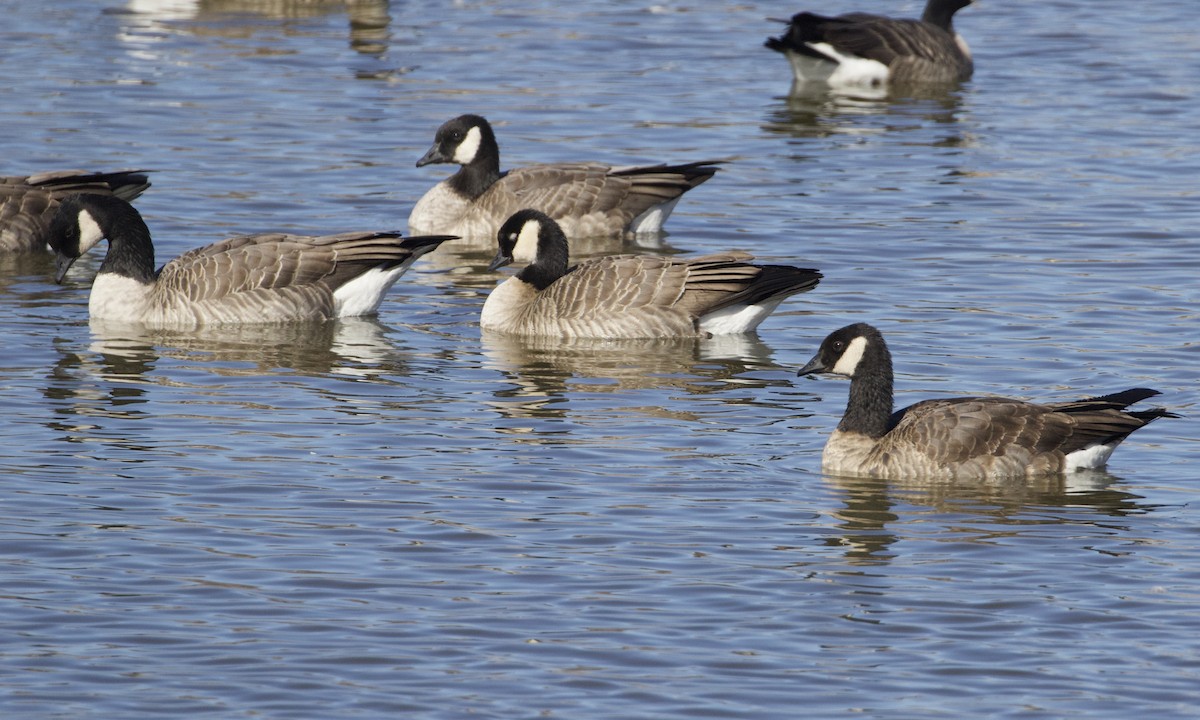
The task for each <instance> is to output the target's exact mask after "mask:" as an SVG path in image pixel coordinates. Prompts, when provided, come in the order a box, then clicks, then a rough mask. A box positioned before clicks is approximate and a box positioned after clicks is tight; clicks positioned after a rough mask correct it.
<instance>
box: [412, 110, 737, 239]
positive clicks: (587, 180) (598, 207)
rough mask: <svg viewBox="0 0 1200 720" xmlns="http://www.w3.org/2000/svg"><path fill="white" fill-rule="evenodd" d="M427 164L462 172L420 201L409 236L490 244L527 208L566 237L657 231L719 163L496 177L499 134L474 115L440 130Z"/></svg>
mask: <svg viewBox="0 0 1200 720" xmlns="http://www.w3.org/2000/svg"><path fill="white" fill-rule="evenodd" d="M432 163H456V164H458V165H461V166H462V167H461V168H459V170H458V172H456V173H455V174H454V175H451V176H450V177H449V178H447V179H446V180H443V181H441V182H440V183H438V184H437V185H435V186H434V187H433V188H432V189H430V190H429V191H428V192H426V193H425V195H424V196H423V197H422V198H421V199H420V200H419V201H418V202H417V204H416V205H415V206H414V207H413V210H412V213H411V214H410V215H409V217H408V229H409V232H428V233H451V234H454V235H462V236H464V237H468V238H480V239H486V240H488V241H489V242H490V241H491V240H492V238H495V237H496V231H497V230H499V229H500V226H501V225H502V224H503V223H504V221H505V220H506V219H508V218H509V217H510V216H511V215H512V214H513V213H515V212H516V211H518V210H521V209H522V208H530V207H531V208H536V209H538V210H541V211H542V212H544V213H546V214H547V215H549V216H551V217H553V218H554V219H555V221H557V222H558V223H559V224H560V225H562V227H563V229H564V230H565V231H566V232H567V233H569V234H570V235H571V237H590V236H597V235H604V236H623V235H628V234H633V235H637V234H645V233H657V232H661V230H662V226H663V223H664V222H666V220H667V217H668V216H670V214H671V211H672V210H674V209H675V204H676V203H677V202H679V198H680V197H681V196H682V195H683V194H684V193H685V192H687V191H688V190H691V189H692V188H694V187H696V186H697V185H700V184H701V183H703V182H705V181H706V180H708V179H709V178H711V177H712V176H713V174H714V173H716V171H717V168H716V165H718V164H719V162H718V161H709V162H694V163H687V164H683V165H649V166H642V167H612V166H609V165H602V164H600V163H554V164H540V165H527V166H524V167H520V168H515V169H513V170H509V171H507V172H501V171H500V148H499V146H498V145H497V144H496V135H495V133H494V132H493V131H492V126H491V125H490V124H489V123H488V121H487V120H486V119H484V118H483V117H480V116H479V115H460V116H459V117H456V118H454V119H452V120H448V121H447V122H446V123H444V124H443V125H442V126H441V127H440V128H438V130H437V134H436V136H435V138H434V142H433V146H432V147H430V148H429V152H427V153H425V155H424V156H423V157H422V158H421V159H420V160H418V161H417V167H423V166H425V165H429V164H432Z"/></svg>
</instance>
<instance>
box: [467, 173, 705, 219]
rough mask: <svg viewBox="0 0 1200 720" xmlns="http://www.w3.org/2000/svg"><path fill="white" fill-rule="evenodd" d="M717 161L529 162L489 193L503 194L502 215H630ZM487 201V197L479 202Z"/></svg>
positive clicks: (688, 184) (692, 182) (672, 194)
mask: <svg viewBox="0 0 1200 720" xmlns="http://www.w3.org/2000/svg"><path fill="white" fill-rule="evenodd" d="M715 165H716V163H714V162H698V163H689V164H686V165H650V166H640V167H612V166H610V165H604V164H600V163H555V164H543V165H529V166H525V167H521V168H517V169H515V170H512V171H510V172H509V173H508V174H507V175H505V176H504V177H502V178H501V179H500V181H498V182H497V183H496V184H495V185H493V186H492V188H491V189H489V190H488V193H485V194H493V195H496V196H497V199H496V200H490V199H489V200H488V201H487V202H489V203H490V202H497V203H499V202H500V198H501V197H503V198H504V205H505V207H504V208H503V209H502V210H501V211H500V214H503V215H506V216H507V215H509V214H511V213H513V212H516V211H517V210H520V209H522V208H527V207H533V208H537V209H539V210H541V211H542V212H544V213H546V214H547V215H549V216H551V217H574V216H579V215H586V214H588V213H609V212H613V211H620V212H621V213H622V214H624V215H627V216H628V217H629V218H633V217H636V216H638V215H640V214H641V213H642V212H644V211H645V210H647V209H649V208H652V207H654V206H656V205H660V204H662V203H665V202H669V201H671V200H673V199H675V198H677V197H679V196H680V195H682V194H683V193H684V192H686V191H687V190H689V189H691V188H693V187H695V186H697V185H699V184H700V183H702V182H704V181H705V180H708V179H709V178H710V177H712V176H713V174H714V173H715V172H716V170H717V168H716V167H715ZM480 202H481V203H483V202H484V201H483V199H482V198H481V200H480Z"/></svg>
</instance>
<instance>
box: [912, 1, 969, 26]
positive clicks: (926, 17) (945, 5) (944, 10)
mask: <svg viewBox="0 0 1200 720" xmlns="http://www.w3.org/2000/svg"><path fill="white" fill-rule="evenodd" d="M970 4H971V3H970V0H967V2H963V1H962V0H958V2H954V1H953V0H929V4H928V5H926V6H925V12H924V13H923V14H922V15H921V20H922V21H923V22H927V23H929V24H930V25H937V26H938V27H940V28H941V29H943V30H945V31H946V32H948V33H953V32H954V25H953V22H954V13H956V12H958V11H959V9H960V8H964V7H966V6H967V5H970Z"/></svg>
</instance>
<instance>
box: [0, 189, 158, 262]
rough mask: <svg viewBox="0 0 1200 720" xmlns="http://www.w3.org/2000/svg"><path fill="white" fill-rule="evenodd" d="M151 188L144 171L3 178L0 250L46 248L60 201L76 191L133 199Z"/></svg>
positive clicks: (0, 208)
mask: <svg viewBox="0 0 1200 720" xmlns="http://www.w3.org/2000/svg"><path fill="white" fill-rule="evenodd" d="M148 187H150V181H149V180H148V179H147V178H146V171H145V170H117V171H115V172H107V173H104V172H87V171H85V170H56V171H53V172H44V173H38V174H37V175H29V176H24V175H18V176H7V177H0V252H4V253H18V252H35V251H38V250H41V251H43V252H44V251H45V250H46V244H47V242H48V241H49V231H50V221H51V220H52V219H53V218H54V212H55V210H57V209H58V201H59V200H61V199H62V198H64V197H66V196H68V195H73V194H75V193H81V192H88V193H98V194H101V195H115V196H117V197H119V198H121V199H123V200H133V199H134V198H136V197H137V196H139V195H141V194H142V193H143V192H144V191H145V190H146V188H148Z"/></svg>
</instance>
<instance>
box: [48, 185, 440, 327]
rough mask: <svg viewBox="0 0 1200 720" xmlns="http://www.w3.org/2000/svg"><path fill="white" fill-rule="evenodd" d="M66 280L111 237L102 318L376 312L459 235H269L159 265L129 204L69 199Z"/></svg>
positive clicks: (262, 319)
mask: <svg viewBox="0 0 1200 720" xmlns="http://www.w3.org/2000/svg"><path fill="white" fill-rule="evenodd" d="M51 232H52V237H51V246H52V249H54V250H55V251H56V252H57V253H58V268H59V269H58V275H57V277H56V278H55V279H56V280H57V281H58V282H61V281H62V278H63V277H64V276H65V275H66V272H67V270H68V269H69V268H70V266H71V263H73V262H74V261H75V259H76V258H78V257H79V256H81V255H82V254H83V253H85V252H87V251H88V250H90V249H91V248H92V247H94V246H95V245H96V244H97V243H99V242H100V240H102V239H104V238H108V241H109V250H108V253H107V255H106V256H105V258H104V261H103V263H101V265H100V270H99V272H98V273H97V275H96V280H95V282H94V283H93V285H92V291H91V295H90V297H89V300H88V311H89V313H90V315H91V317H92V318H93V319H97V320H107V321H111V322H120V323H133V324H138V325H142V326H146V327H154V328H181V327H182V328H191V327H197V326H201V325H225V324H263V323H279V322H289V321H294V320H326V319H331V318H340V317H353V316H359V315H368V314H371V313H374V312H375V311H376V310H377V309H378V307H379V303H380V302H381V301H382V299H383V296H384V294H385V293H386V292H387V290H388V289H389V288H390V287H391V286H392V285H393V284H394V283H395V282H396V280H397V279H398V278H399V277H400V276H401V275H402V274H404V271H405V270H407V269H408V267H409V266H410V265H412V263H413V261H415V260H416V259H417V258H418V257H420V256H421V255H423V254H425V253H426V252H429V251H430V250H432V249H434V248H435V247H437V246H438V244H440V243H442V242H444V241H446V240H450V239H453V236H440V235H439V236H431V237H412V238H401V237H400V235H399V233H395V232H350V233H343V234H339V235H325V236H321V237H305V236H300V235H288V234H284V233H262V234H258V235H245V236H241V237H233V238H229V239H227V240H222V241H220V242H217V243H213V244H212V245H207V246H205V247H201V248H196V249H194V250H189V251H188V252H186V253H184V254H183V255H181V256H179V257H178V258H175V259H174V260H171V261H170V262H168V263H167V264H166V265H164V266H163V267H162V268H161V269H159V270H155V269H154V247H153V244H152V242H151V239H150V231H149V229H148V228H147V227H146V224H145V222H144V221H143V220H142V217H141V215H140V214H138V212H137V210H135V209H134V208H133V206H131V205H130V204H129V203H127V202H125V201H123V200H121V199H119V198H114V197H108V196H102V195H87V194H84V195H75V196H71V197H68V198H65V199H64V200H63V201H62V202H61V204H60V206H59V208H58V211H57V214H56V215H55V218H54V223H53V226H52V229H51Z"/></svg>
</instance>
